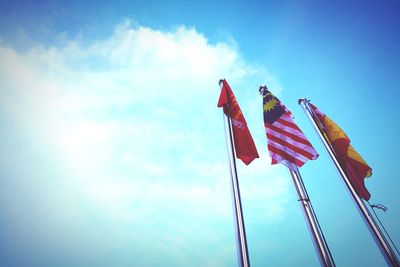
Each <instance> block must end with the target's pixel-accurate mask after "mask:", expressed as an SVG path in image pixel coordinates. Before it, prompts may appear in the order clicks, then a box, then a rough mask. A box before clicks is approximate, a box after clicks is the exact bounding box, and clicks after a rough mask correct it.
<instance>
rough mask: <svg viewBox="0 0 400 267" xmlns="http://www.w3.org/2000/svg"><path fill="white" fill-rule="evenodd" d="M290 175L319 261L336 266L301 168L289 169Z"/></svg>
mask: <svg viewBox="0 0 400 267" xmlns="http://www.w3.org/2000/svg"><path fill="white" fill-rule="evenodd" d="M289 172H290V175H291V176H292V179H293V183H294V186H295V188H296V191H297V195H298V197H299V201H300V204H301V207H302V210H303V214H304V217H305V219H306V222H307V226H308V229H309V231H310V233H311V237H312V241H313V244H314V248H315V251H316V252H317V255H318V259H319V262H320V264H321V266H324V267H334V266H336V265H335V262H334V261H333V257H332V254H331V252H330V250H329V247H328V244H327V242H326V239H325V237H324V234H323V232H322V229H321V226H320V225H319V223H318V219H317V216H316V214H315V211H314V208H313V207H312V204H311V200H310V198H309V197H308V193H307V190H306V187H305V185H304V183H303V179H302V178H301V175H300V172H299V170H298V169H297V168H296V170H295V171H294V170H291V169H289Z"/></svg>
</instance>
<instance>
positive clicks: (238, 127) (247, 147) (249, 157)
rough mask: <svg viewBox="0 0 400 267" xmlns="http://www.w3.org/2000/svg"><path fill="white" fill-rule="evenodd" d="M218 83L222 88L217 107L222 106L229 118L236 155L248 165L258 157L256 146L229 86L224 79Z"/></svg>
mask: <svg viewBox="0 0 400 267" xmlns="http://www.w3.org/2000/svg"><path fill="white" fill-rule="evenodd" d="M220 83H222V90H221V94H220V96H219V100H218V107H223V108H224V112H225V114H226V115H227V116H229V117H230V118H231V122H232V129H233V139H234V144H235V150H236V157H237V158H239V159H241V160H242V161H243V162H244V164H246V165H249V164H250V163H251V162H252V161H253V160H254V159H255V158H258V157H259V156H258V152H257V149H256V146H255V144H254V141H253V138H252V137H251V134H250V131H249V128H248V127H247V123H246V120H245V119H244V116H243V113H242V111H241V109H240V107H239V104H238V102H237V101H236V98H235V95H234V94H233V92H232V89H231V87H230V86H229V84H228V82H227V81H226V80H221V81H220Z"/></svg>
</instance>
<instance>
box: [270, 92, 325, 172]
mask: <svg viewBox="0 0 400 267" xmlns="http://www.w3.org/2000/svg"><path fill="white" fill-rule="evenodd" d="M262 94H263V112H264V126H265V131H266V134H267V139H268V151H269V155H270V156H271V158H272V164H277V163H282V164H283V165H285V166H286V167H288V168H289V169H291V170H296V168H297V167H301V166H303V164H304V163H305V162H306V161H307V160H309V159H316V158H317V157H318V153H317V151H315V149H314V147H313V146H312V145H311V143H310V142H309V141H308V140H307V138H306V137H305V135H304V134H303V132H302V131H301V130H300V128H299V127H298V126H297V125H296V123H295V122H294V121H293V119H292V117H293V116H292V113H291V112H290V111H289V110H288V109H286V107H285V106H284V105H283V104H282V103H281V102H280V101H279V99H278V98H276V97H275V96H274V95H272V94H271V92H270V91H268V90H267V89H266V88H265V89H264V90H263V91H262Z"/></svg>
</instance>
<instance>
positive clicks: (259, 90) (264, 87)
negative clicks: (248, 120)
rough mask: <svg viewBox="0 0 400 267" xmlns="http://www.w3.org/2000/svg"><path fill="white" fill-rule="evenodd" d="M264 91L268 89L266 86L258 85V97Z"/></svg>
mask: <svg viewBox="0 0 400 267" xmlns="http://www.w3.org/2000/svg"><path fill="white" fill-rule="evenodd" d="M264 90H268V87H267V86H266V85H260V88H259V89H258V92H259V93H260V95H261V94H262V93H264Z"/></svg>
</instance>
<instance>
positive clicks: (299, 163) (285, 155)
mask: <svg viewBox="0 0 400 267" xmlns="http://www.w3.org/2000/svg"><path fill="white" fill-rule="evenodd" d="M268 150H269V151H271V152H272V153H275V154H277V155H279V156H281V157H282V158H284V159H286V160H288V161H290V162H292V163H294V164H296V166H297V167H301V166H303V164H304V163H305V162H303V161H301V160H299V159H298V158H296V157H295V156H292V155H289V154H288V153H286V152H285V151H283V150H280V149H279V148H276V147H274V146H271V145H269V144H268Z"/></svg>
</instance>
